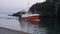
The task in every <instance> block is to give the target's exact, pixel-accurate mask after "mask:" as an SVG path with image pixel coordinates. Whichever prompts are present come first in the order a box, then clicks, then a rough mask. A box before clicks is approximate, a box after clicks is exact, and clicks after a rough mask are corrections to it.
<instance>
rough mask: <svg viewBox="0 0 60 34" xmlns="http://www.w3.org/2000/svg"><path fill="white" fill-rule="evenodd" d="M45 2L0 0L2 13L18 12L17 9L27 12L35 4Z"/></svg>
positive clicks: (35, 0)
mask: <svg viewBox="0 0 60 34" xmlns="http://www.w3.org/2000/svg"><path fill="white" fill-rule="evenodd" d="M43 1H45V0H0V12H4V11H16V10H17V9H18V10H19V9H25V10H26V9H28V8H30V6H32V5H33V4H35V3H37V2H43ZM12 8H14V9H12ZM10 9H12V10H10Z"/></svg>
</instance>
